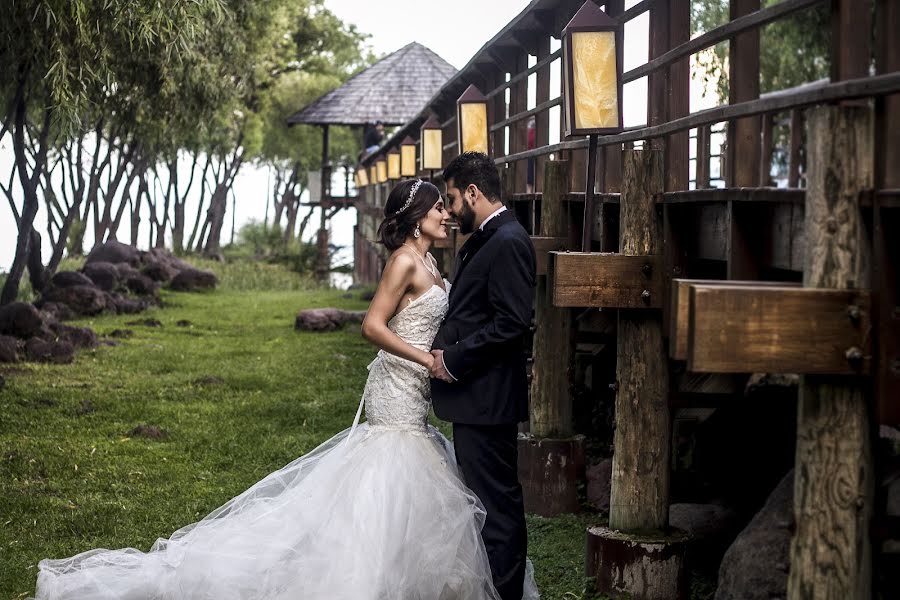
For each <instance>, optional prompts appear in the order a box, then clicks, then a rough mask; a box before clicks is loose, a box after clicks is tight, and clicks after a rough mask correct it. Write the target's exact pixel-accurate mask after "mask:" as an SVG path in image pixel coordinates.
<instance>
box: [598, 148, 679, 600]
mask: <svg viewBox="0 0 900 600" xmlns="http://www.w3.org/2000/svg"><path fill="white" fill-rule="evenodd" d="M622 162H623V169H624V172H623V181H622V198H621V230H620V234H619V235H620V247H621V252H622V254H623V255H628V256H648V255H659V254H661V253H662V252H663V230H662V219H661V217H660V214H659V212H658V210H657V205H656V203H655V201H654V196H656V195H657V194H660V193H662V191H663V187H664V185H665V157H664V153H663V152H661V151H658V150H626V151H625V152H624V153H623V161H622ZM616 353H617V365H616V386H617V392H616V430H615V436H614V443H615V448H614V454H613V467H612V495H611V498H610V510H609V528H605V527H593V528H591V529H589V530H588V539H587V557H586V565H587V570H588V575H594V576H595V577H596V581H597V588H598V591H599V592H600V593H601V594H605V595H608V596H612V597H615V598H622V597H627V598H633V599H635V600H651V599H652V600H657V599H658V600H662V599H670V598H671V599H681V598H685V597H687V596H686V593H685V576H684V550H685V544H686V538H685V537H684V536H682V535H679V534H677V533H676V534H671V533H670V532H668V526H669V453H670V440H671V421H670V415H669V404H668V399H669V398H668V397H669V362H668V357H667V356H666V352H665V345H664V343H663V322H662V315H661V311H660V310H658V309H643V310H641V309H630V310H624V309H623V310H620V311H619V323H618V335H617V341H616ZM592 570H593V572H592Z"/></svg>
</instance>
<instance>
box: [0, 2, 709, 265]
mask: <svg viewBox="0 0 900 600" xmlns="http://www.w3.org/2000/svg"><path fill="white" fill-rule="evenodd" d="M637 1H638V0H627V1H626V3H625V6H626V8H628V7H630V6H631V5H633V4H636V3H637ZM528 4H529V0H454V2H453V3H451V4H448V3H446V2H437V1H435V0H379V1H378V2H373V1H372V0H325V6H326V7H327V8H328V9H330V10H331V11H332V12H334V13H335V14H336V15H337V16H338V17H340V18H341V19H342V20H343V21H345V22H348V23H353V24H355V25H356V26H357V27H358V28H359V30H360V31H363V32H365V33H368V34H370V35H371V37H370V38H369V40H368V43H369V45H370V46H371V48H372V50H373V51H374V52H375V53H376V54H377V55H382V54H387V53H390V52H393V51H395V50H397V49H399V48H402V47H403V46H405V45H406V44H408V43H410V42H412V41H417V42H419V43H421V44H423V45H425V46H427V47H429V48H430V49H432V50H433V51H435V52H436V53H437V54H439V55H440V56H442V57H443V58H444V59H445V60H447V62H449V63H450V64H452V65H453V66H455V67H456V68H462V67H463V66H465V64H466V63H467V62H468V61H469V60H470V59H471V58H472V56H473V55H474V54H475V53H476V52H477V51H478V50H479V49H480V48H481V47H482V46H483V45H484V44H485V42H487V41H488V40H490V39H491V38H492V37H494V35H496V34H497V33H498V32H499V31H500V30H501V29H503V27H504V26H505V25H506V24H507V23H508V22H509V21H511V20H512V19H513V18H514V17H515V16H516V15H517V14H519V13H520V12H521V11H522V10H523V9H524V8H525V7H527V6H528ZM473 17H474V18H473ZM647 23H648V20H647V15H646V13H645V14H644V15H642V16H641V17H639V18H637V19H635V20H633V21H631V22H629V23H628V24H627V26H626V28H625V40H626V41H625V52H624V57H625V64H624V68H625V70H626V71H627V70H628V69H631V68H633V67H636V66H638V65H641V64H643V63H645V62H646V61H647ZM556 47H557V46H554V47H553V49H554V50H555V49H556ZM556 63H557V64H558V63H559V61H556ZM558 76H559V75H558V68H554V69H553V70H552V76H551V90H558V89H559V87H558V86H559V84H558ZM484 91H486V90H484ZM623 104H624V106H625V125H626V126H630V125H640V124H643V123H645V122H646V112H647V109H646V106H647V104H646V79H642V80H639V81H636V82H633V83H631V84H628V85H626V86H625V88H624V98H623ZM708 105H710V100H709V99H706V100H703V99H701V98H700V88H699V84H692V90H691V110H692V111H696V110H698V109H700V108H705V107H706V106H708ZM533 106H534V95H533V93H532V94H531V98H530V99H529V105H528V108H532V107H533ZM297 108H298V109H299V108H301V107H300V106H298V107H297ZM556 110H558V108H557V109H556ZM553 119H554V115H553V114H551V122H555V121H553ZM555 141H558V139H553V138H551V143H553V142H555ZM10 146H11V138H10V136H6V137H5V138H4V140H3V141H2V142H0V177H2V178H3V180H4V184H5V181H6V178H7V177H8V176H9V173H10V168H11V166H12V151H11V148H10ZM268 182H269V173H268V170H266V169H264V168H259V167H256V166H255V165H252V164H246V165H244V166H243V167H242V169H241V172H240V174H239V176H238V178H237V180H236V182H235V186H234V192H235V197H236V200H237V201H236V207H237V208H236V211H235V215H234V217H235V222H236V229H238V230H240V227H241V225H242V224H243V223H246V222H247V221H249V220H251V219H257V220H261V219H262V218H263V215H264V214H265V204H266V191H265V190H267V189H268V186H269V185H268ZM335 185H337V183H335ZM340 187H343V184H341V186H340ZM336 189H339V188H336ZM17 205H18V206H21V198H19V199H18V202H17ZM228 210H229V214H228V215H227V216H226V227H225V231H224V232H223V234H222V241H223V243H227V241H228V239H229V237H230V235H231V221H232V218H231V217H232V215H231V213H230V211H231V203H230V202H229V207H228ZM187 214H188V215H192V214H193V213H192V211H191V205H190V203H189V204H188V213H187ZM144 221H146V218H145V219H144ZM313 221H314V222H316V223H317V222H318V217H315V218H314V219H313ZM355 223H356V212H355V211H354V210H343V211H341V212H339V213H338V214H337V215H336V216H335V217H334V218H333V219H332V224H331V227H332V241H333V242H334V243H336V244H338V245H342V246H345V247H347V250H345V252H344V254H343V256H342V258H344V259H349V257H350V253H351V252H352V250H351V249H350V248H351V247H352V241H353V225H354V224H355ZM35 224H36V226H37V229H38V230H39V231H42V232H43V231H44V230H45V229H46V215H45V214H44V207H43V206H41V209H40V212H39V213H38V217H37V219H36V220H35ZM312 234H313V232H307V234H306V235H307V236H310V235H312ZM44 235H45V236H46V234H44ZM15 236H16V229H15V224H14V222H13V217H12V213H11V211H10V209H9V206H8V204H7V202H6V199H5V198H2V197H0V271H6V270H8V269H9V267H10V265H11V264H12V260H13V255H14V251H15ZM146 238H147V236H146V234H145V233H143V232H142V234H141V236H140V238H139V239H140V241H139V245H140V246H143V247H146V244H147V239H146ZM120 239H127V226H126V225H125V224H123V232H122V233H120ZM86 245H87V244H86ZM48 248H49V243H48V242H47V241H46V238H45V243H44V261H45V263H46V261H47V260H48V258H49V250H48Z"/></svg>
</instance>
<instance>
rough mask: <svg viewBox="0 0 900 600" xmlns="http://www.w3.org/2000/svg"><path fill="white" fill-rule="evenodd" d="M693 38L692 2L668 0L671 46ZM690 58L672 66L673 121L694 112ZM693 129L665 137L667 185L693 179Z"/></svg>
mask: <svg viewBox="0 0 900 600" xmlns="http://www.w3.org/2000/svg"><path fill="white" fill-rule="evenodd" d="M690 39H691V3H690V2H686V1H685V0H669V44H668V47H669V48H675V47H677V46H680V45H681V44H684V43H686V42H688V41H689V40H690ZM690 86H691V61H690V58H689V57H687V56H686V57H684V58H682V59H681V60H678V61H676V62H674V63H672V65H671V66H670V67H669V73H668V81H667V96H668V100H667V103H666V115H667V116H666V119H667V120H669V121H671V120H672V119H677V118H679V117H684V116H687V115H689V114H690V113H691V89H690ZM689 149H690V132H689V131H680V132H678V133H674V134H672V135H670V136H669V138H668V140H667V141H666V189H667V190H686V189H688V187H689V186H688V181H689V179H690V150H689Z"/></svg>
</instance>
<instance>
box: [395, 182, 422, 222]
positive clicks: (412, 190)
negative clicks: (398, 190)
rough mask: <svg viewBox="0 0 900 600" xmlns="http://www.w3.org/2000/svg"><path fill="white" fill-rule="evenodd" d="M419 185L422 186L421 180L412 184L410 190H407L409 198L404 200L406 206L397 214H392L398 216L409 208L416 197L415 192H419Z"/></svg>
mask: <svg viewBox="0 0 900 600" xmlns="http://www.w3.org/2000/svg"><path fill="white" fill-rule="evenodd" d="M420 185H422V180H421V179H416V182H415V183H414V184H412V188H410V190H409V198H408V199H407V200H406V204H404V205H403V206H401V207H400V210H398V211H397V212H395V213H394V214H395V215H399V214H400V213H402V212H403V211H404V210H406V209H407V208H409V207H410V206H411V205H412V203H413V198H415V197H416V192H418V191H419V186H420Z"/></svg>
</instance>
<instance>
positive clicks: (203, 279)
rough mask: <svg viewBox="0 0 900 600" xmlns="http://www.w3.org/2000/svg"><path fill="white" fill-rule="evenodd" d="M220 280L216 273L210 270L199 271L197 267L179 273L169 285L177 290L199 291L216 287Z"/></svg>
mask: <svg viewBox="0 0 900 600" xmlns="http://www.w3.org/2000/svg"><path fill="white" fill-rule="evenodd" d="M218 283H219V280H218V279H216V276H215V274H213V273H210V272H209V271H198V270H197V269H194V268H190V269H185V270H184V271H181V272H180V273H178V275H176V276H175V278H174V279H172V283H170V284H169V287H170V288H171V289H173V290H175V291H176V292H198V291H201V290H211V289H213V288H215V287H216V285H217V284H218Z"/></svg>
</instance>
